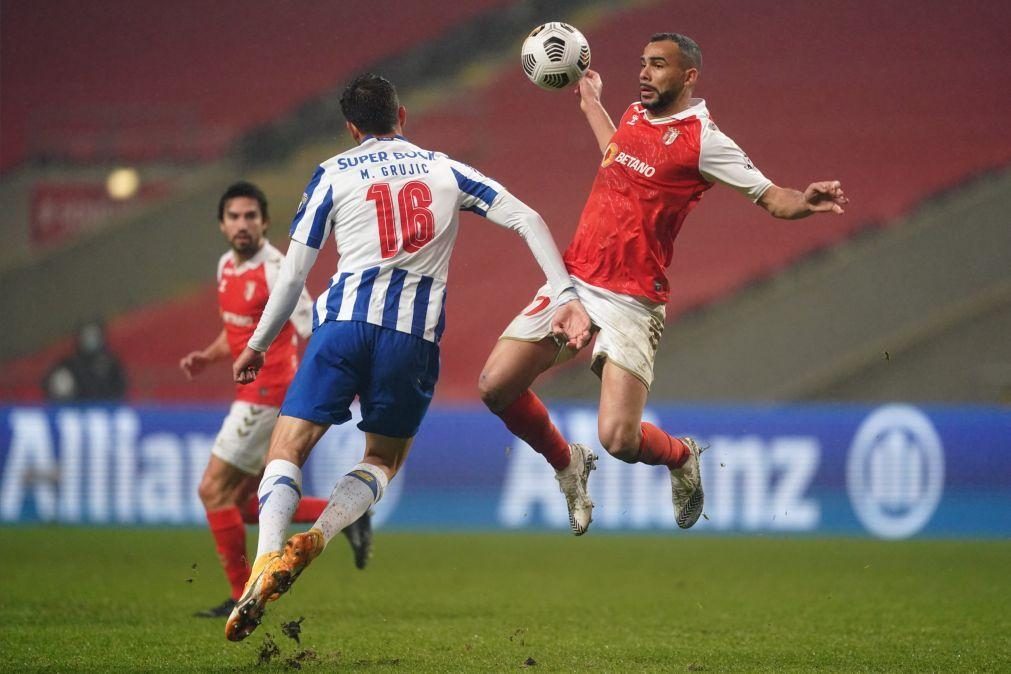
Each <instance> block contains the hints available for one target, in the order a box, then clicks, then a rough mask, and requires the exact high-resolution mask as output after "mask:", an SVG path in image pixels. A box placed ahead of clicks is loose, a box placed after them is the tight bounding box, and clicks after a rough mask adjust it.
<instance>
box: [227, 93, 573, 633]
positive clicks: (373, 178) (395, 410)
mask: <svg viewBox="0 0 1011 674" xmlns="http://www.w3.org/2000/svg"><path fill="white" fill-rule="evenodd" d="M341 110H342V112H343V113H344V117H345V118H346V119H347V129H348V131H349V132H350V134H351V136H352V138H354V140H355V142H356V143H357V144H358V146H357V147H355V148H353V149H351V150H348V151H347V152H344V153H342V154H339V155H337V156H336V157H333V158H331V159H328V160H327V161H325V162H323V164H322V165H320V166H319V168H317V169H316V172H315V173H314V174H313V176H312V179H311V180H310V181H309V185H308V187H307V188H306V191H305V194H304V195H303V196H302V203H301V205H300V206H299V208H298V211H297V212H296V214H295V219H294V222H293V223H292V226H291V243H290V245H289V246H288V253H287V255H286V256H285V260H284V265H283V266H282V268H281V274H280V278H279V279H278V281H277V284H276V285H275V287H274V289H273V291H272V292H271V295H270V301H269V302H268V303H267V307H266V309H265V310H264V312H263V316H262V318H261V319H260V323H259V325H258V326H257V328H256V331H255V332H254V333H253V336H252V338H251V339H250V340H249V344H248V346H247V347H246V349H245V351H243V353H242V355H241V356H240V357H239V358H238V360H236V362H235V364H234V366H233V370H234V373H235V377H236V381H240V382H248V381H251V380H252V379H254V378H256V377H257V373H258V372H260V368H261V367H266V366H264V365H263V363H264V362H266V363H267V364H269V363H270V358H271V356H270V355H269V353H268V355H267V357H266V361H265V360H264V355H263V352H264V351H266V350H267V349H268V347H269V346H270V344H271V343H272V342H273V341H274V339H275V337H276V336H277V335H278V333H279V332H280V331H281V330H282V328H283V326H284V325H285V324H286V322H287V321H288V317H289V316H290V315H291V312H292V310H294V309H295V307H296V305H297V303H298V298H299V294H300V292H301V290H302V287H303V283H304V280H305V278H306V275H307V274H308V273H309V269H310V268H311V267H312V265H313V263H314V262H315V261H316V257H317V255H318V253H319V249H320V247H321V246H322V245H323V243H324V241H325V240H326V238H327V236H328V235H329V234H330V232H331V230H332V231H333V234H334V238H335V240H336V243H337V248H338V250H340V262H339V263H338V268H337V273H336V274H335V275H334V277H333V281H332V282H331V284H330V287H329V288H328V289H327V291H326V292H324V293H323V294H322V295H320V297H319V298H318V299H317V300H316V304H315V315H314V319H313V325H314V326H315V330H314V332H313V336H312V339H311V340H310V342H309V346H308V349H307V350H306V353H305V359H304V360H303V362H302V365H301V366H300V367H299V369H298V374H297V375H296V376H295V379H294V381H293V382H292V384H291V387H290V388H289V390H288V394H287V396H286V397H285V399H284V404H283V405H282V406H281V417H280V420H279V421H278V424H277V428H276V429H275V430H274V434H273V437H272V438H271V442H270V453H269V457H268V459H269V461H268V463H267V468H266V470H265V471H264V475H263V480H262V481H261V482H260V489H259V497H260V503H261V504H262V508H261V511H260V538H259V542H258V546H257V551H256V561H255V562H254V564H253V571H252V575H251V576H250V580H249V582H248V583H247V584H246V589H245V592H244V593H243V595H242V598H241V599H240V600H239V603H238V604H237V605H236V607H235V609H233V611H232V614H231V617H230V618H229V619H228V624H227V626H226V628H225V634H226V636H227V637H228V638H229V639H231V640H233V641H239V640H241V639H244V638H246V637H247V636H248V635H249V634H250V633H251V632H252V631H253V630H254V629H255V628H256V626H257V625H258V624H259V622H260V619H261V616H262V615H263V610H264V606H265V604H266V602H267V601H269V600H272V599H275V598H277V597H278V596H279V595H280V594H282V593H284V592H285V591H287V589H288V588H289V587H290V585H291V583H292V582H293V581H294V580H295V579H296V578H297V577H298V576H299V574H301V573H302V571H303V570H304V569H305V567H306V565H308V564H309V563H310V562H311V561H312V560H313V559H314V558H315V557H317V556H318V555H319V554H320V553H321V552H322V551H323V548H324V546H325V545H326V544H327V543H328V542H329V541H330V539H331V538H332V537H333V536H334V535H335V534H336V532H338V531H340V530H341V529H342V528H343V527H345V526H347V525H348V524H349V523H351V522H353V521H354V520H355V519H357V518H358V517H359V516H360V515H361V514H362V513H364V512H366V511H367V510H368V509H369V508H370V507H371V506H372V505H373V504H374V503H376V502H377V501H378V500H379V499H380V498H382V496H383V490H384V489H385V488H386V485H387V483H388V482H389V480H391V479H392V478H393V477H394V475H396V473H397V471H398V470H399V469H400V467H401V466H402V465H403V463H404V461H405V459H406V458H407V453H408V450H409V449H410V447H411V443H412V441H413V439H414V435H415V433H417V431H418V427H419V425H420V424H421V420H422V418H423V417H424V415H425V412H426V411H427V410H428V405H429V403H430V402H431V399H432V394H433V393H434V390H435V383H436V380H437V379H438V376H439V338H440V337H441V335H442V332H443V328H444V327H445V299H446V278H447V275H448V271H449V259H450V255H451V253H452V251H453V244H454V242H455V240H456V234H457V229H458V226H459V211H461V210H467V211H471V212H474V213H477V214H478V215H481V216H484V217H486V218H488V219H489V220H491V221H492V222H494V223H496V224H499V225H502V226H504V227H508V228H509V229H513V230H515V231H516V232H518V233H519V234H520V235H521V236H522V237H523V238H524V239H525V240H526V243H527V245H528V246H529V247H530V250H531V252H532V253H533V255H534V257H535V258H536V259H537V262H538V264H540V266H541V269H543V270H544V273H545V275H546V276H547V278H548V282H549V286H548V287H549V288H550V289H549V290H545V292H547V293H549V294H550V296H551V298H552V301H553V302H554V303H555V305H556V306H560V308H559V309H558V311H557V313H556V314H555V317H554V320H553V321H552V322H551V324H550V325H549V329H550V330H552V331H553V333H554V334H562V335H565V337H564V340H565V341H567V342H569V343H571V344H572V345H573V347H574V348H579V347H581V346H583V345H584V344H585V343H586V342H587V341H588V340H589V337H590V332H589V330H590V319H589V317H588V316H587V314H586V311H585V310H584V309H583V307H582V305H581V304H580V302H579V301H578V299H577V297H576V294H575V292H574V291H573V288H572V286H573V284H572V281H571V280H570V279H569V275H568V273H567V272H566V270H565V265H564V264H563V262H562V258H561V255H560V254H559V252H558V249H557V248H556V247H555V243H554V241H553V240H552V238H551V233H550V232H549V231H548V228H547V226H546V225H545V224H544V221H543V220H541V218H540V216H539V215H537V213H535V212H534V211H533V210H531V209H530V208H529V207H527V206H526V205H525V204H523V203H522V202H521V201H519V200H518V199H516V198H515V197H513V196H512V195H511V194H509V193H508V192H507V191H506V190H505V188H503V187H502V185H500V184H498V183H497V182H495V181H493V180H490V179H489V178H487V177H485V176H484V175H482V174H481V173H479V172H478V171H476V170H474V169H473V168H471V167H469V166H467V165H465V164H461V163H460V162H456V161H453V160H451V159H449V158H448V157H447V156H446V155H443V154H439V153H436V152H431V151H428V150H424V149H421V148H419V147H418V146H416V145H414V144H412V143H410V142H409V141H408V140H407V139H406V138H404V137H403V136H402V135H401V134H402V132H403V126H404V122H405V120H406V115H407V112H406V110H405V109H404V107H403V106H401V105H400V102H399V100H398V98H397V93H396V90H395V89H394V87H393V85H392V84H391V83H390V82H389V81H388V80H386V79H384V78H382V77H379V76H376V75H363V76H360V77H358V78H356V79H355V80H354V81H352V82H351V83H350V84H349V85H348V86H347V88H346V89H345V90H344V93H343V95H342V96H341ZM356 395H357V396H358V398H359V401H360V403H361V410H362V421H361V423H359V424H358V427H359V428H360V429H361V430H363V431H364V432H365V456H364V457H363V459H362V462H361V463H359V464H358V465H357V466H355V467H354V468H353V469H352V470H351V471H350V472H349V473H348V474H347V475H345V476H344V477H343V478H341V479H340V480H339V481H338V482H337V484H336V486H335V487H334V490H333V494H332V495H331V496H330V502H329V504H328V505H327V507H326V509H325V510H324V511H323V513H322V515H320V517H319V519H318V520H317V521H316V523H315V524H314V525H313V527H312V528H311V529H310V530H309V531H308V532H306V533H304V534H296V535H294V536H292V537H291V538H290V539H288V541H287V542H285V536H286V531H287V528H288V524H289V523H290V521H291V518H292V514H293V513H294V512H296V509H297V508H298V504H299V499H300V497H301V480H302V471H301V466H302V464H303V463H304V462H305V460H306V458H308V455H309V452H310V451H311V450H312V448H313V446H314V445H315V444H316V442H317V440H319V438H320V437H321V436H322V435H323V433H324V432H325V431H326V430H327V428H329V427H330V425H331V424H342V423H345V422H346V421H348V420H349V419H350V418H351V413H350V412H349V411H348V407H349V405H351V402H352V400H354V398H355V396H356Z"/></svg>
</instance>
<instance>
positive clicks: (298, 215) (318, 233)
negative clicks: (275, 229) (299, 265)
mask: <svg viewBox="0 0 1011 674" xmlns="http://www.w3.org/2000/svg"><path fill="white" fill-rule="evenodd" d="M333 212H334V200H333V185H332V184H331V182H330V181H329V180H328V179H327V176H326V170H325V169H324V168H323V167H322V166H317V167H316V172H315V173H313V174H312V178H311V179H310V180H309V184H308V185H306V188H305V192H303V193H302V201H301V202H300V203H299V205H298V210H296V211H295V218H294V220H292V222H291V230H290V232H289V234H290V235H291V239H292V241H298V242H299V243H303V244H305V245H306V246H309V247H310V248H315V249H316V250H319V249H320V247H322V245H323V242H324V241H326V237H327V236H328V235H329V234H330V229H331V228H332V227H333Z"/></svg>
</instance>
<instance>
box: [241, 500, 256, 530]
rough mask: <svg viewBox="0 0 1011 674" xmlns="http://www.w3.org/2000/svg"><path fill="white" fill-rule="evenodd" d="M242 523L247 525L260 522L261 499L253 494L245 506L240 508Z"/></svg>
mask: <svg viewBox="0 0 1011 674" xmlns="http://www.w3.org/2000/svg"><path fill="white" fill-rule="evenodd" d="M239 509H240V510H241V512H242V521H243V522H245V523H246V524H257V523H259V521H260V499H258V498H257V497H256V494H253V495H252V496H250V497H249V500H248V501H246V502H245V503H244V504H243V505H241V506H239Z"/></svg>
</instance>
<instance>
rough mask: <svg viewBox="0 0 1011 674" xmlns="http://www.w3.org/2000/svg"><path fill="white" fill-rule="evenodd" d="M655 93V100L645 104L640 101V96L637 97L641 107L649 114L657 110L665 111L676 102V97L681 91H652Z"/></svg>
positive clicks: (672, 89)
mask: <svg viewBox="0 0 1011 674" xmlns="http://www.w3.org/2000/svg"><path fill="white" fill-rule="evenodd" d="M653 91H654V92H656V99H654V100H653V101H652V102H649V103H647V102H646V101H644V100H642V96H641V95H640V96H639V102H640V103H642V107H644V108H646V109H647V110H648V111H650V112H656V111H658V110H666V109H667V108H669V107H670V106H671V104H673V103H674V101H676V100H677V97H678V96H679V95H680V94H681V89H679V88H673V87H672V88H670V89H667V90H665V91H660V90H659V89H653Z"/></svg>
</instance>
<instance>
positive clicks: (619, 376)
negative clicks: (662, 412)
mask: <svg viewBox="0 0 1011 674" xmlns="http://www.w3.org/2000/svg"><path fill="white" fill-rule="evenodd" d="M647 395H648V391H647V389H646V385H645V384H643V383H642V382H641V381H639V379H638V378H636V377H635V376H633V375H632V374H630V373H629V372H628V371H627V370H623V369H622V368H620V367H618V366H617V365H615V364H614V363H612V362H611V361H610V360H607V361H605V362H604V370H603V372H602V373H601V377H600V408H599V412H598V415H597V434H598V435H599V436H600V444H601V445H603V447H604V449H606V450H607V452H608V453H609V454H610V455H611V456H613V457H614V458H616V459H620V460H622V461H625V462H628V463H636V462H637V460H638V457H639V445H640V442H641V439H642V429H641V424H642V410H643V408H645V407H646V396H647Z"/></svg>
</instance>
